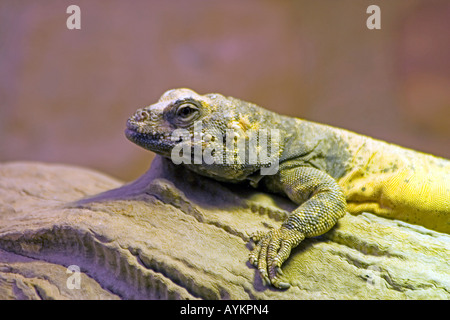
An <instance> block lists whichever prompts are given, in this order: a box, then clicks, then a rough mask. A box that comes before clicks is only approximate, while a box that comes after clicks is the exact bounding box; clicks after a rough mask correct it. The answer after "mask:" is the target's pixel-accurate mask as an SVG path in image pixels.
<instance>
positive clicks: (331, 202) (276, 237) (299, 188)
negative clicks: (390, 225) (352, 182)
mask: <svg viewBox="0 0 450 320" xmlns="http://www.w3.org/2000/svg"><path fill="white" fill-rule="evenodd" d="M274 178H275V179H277V182H276V184H277V185H278V188H279V189H281V191H283V192H284V193H285V194H286V195H287V196H288V197H289V198H290V199H291V200H292V201H294V202H295V203H297V204H300V206H299V207H298V208H297V209H295V210H294V211H292V213H291V214H290V215H289V217H288V218H287V219H286V221H284V223H283V224H282V226H281V228H279V229H276V230H272V231H269V232H267V233H265V234H263V233H258V234H256V235H255V236H253V237H252V239H253V240H254V241H255V242H257V244H256V246H255V248H254V249H253V250H252V252H251V254H250V257H249V260H250V263H252V264H253V265H254V266H255V267H257V268H258V270H259V272H260V274H261V277H262V279H263V281H264V282H265V283H271V284H272V285H274V286H275V287H277V288H280V289H286V288H289V286H290V285H289V284H288V283H285V282H282V281H281V280H280V279H279V278H278V275H279V274H281V265H282V264H283V262H284V261H285V260H286V259H287V258H288V257H289V255H290V253H291V250H292V249H293V248H295V247H296V246H297V245H298V244H299V243H300V242H301V241H302V240H303V239H304V238H305V237H314V236H318V235H321V234H323V233H325V232H326V231H328V230H330V229H331V228H332V227H333V226H334V225H335V224H336V222H337V220H338V219H339V218H341V217H342V216H343V215H344V214H345V210H346V201H345V196H344V193H343V192H342V190H341V188H340V186H339V185H338V184H337V182H336V181H335V180H334V179H333V178H332V177H330V176H329V175H328V174H326V173H325V172H323V171H320V170H318V169H315V168H311V167H294V168H289V169H284V170H280V172H279V173H278V174H277V175H276V176H275V177H274Z"/></svg>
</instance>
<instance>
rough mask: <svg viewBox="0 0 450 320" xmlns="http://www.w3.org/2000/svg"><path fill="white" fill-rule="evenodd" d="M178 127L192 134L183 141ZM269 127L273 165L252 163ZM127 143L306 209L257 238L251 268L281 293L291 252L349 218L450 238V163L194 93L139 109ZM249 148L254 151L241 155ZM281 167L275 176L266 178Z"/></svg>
mask: <svg viewBox="0 0 450 320" xmlns="http://www.w3.org/2000/svg"><path fill="white" fill-rule="evenodd" d="M198 121H201V126H200V131H199V129H198V128H199V127H196V123H197V124H198V123H199V122H198ZM177 129H184V130H185V132H184V134H185V135H184V136H183V135H180V134H178V135H177V133H178V131H176V130H177ZM264 129H265V130H278V133H279V135H278V136H277V135H272V136H270V137H271V138H270V139H269V141H270V146H271V147H270V150H271V151H270V153H269V157H268V159H266V160H265V161H262V160H261V161H250V160H249V159H250V155H257V157H256V159H262V158H260V156H261V152H262V151H261V149H264V148H261V145H258V144H252V143H249V141H251V139H252V137H254V136H255V134H258V133H259V134H260V136H259V137H262V134H261V132H263V130H264ZM196 131H197V132H196ZM266 132H267V131H266ZM271 132H273V131H271ZM126 136H127V138H128V139H130V140H131V141H133V142H134V143H136V144H138V145H139V146H141V147H144V148H145V149H148V150H151V151H154V152H156V153H158V154H160V155H162V156H164V157H167V158H171V159H172V161H174V162H180V159H179V157H178V159H176V158H175V157H174V156H173V155H172V152H174V151H175V150H177V151H176V152H174V155H179V154H180V150H181V149H180V147H182V146H184V147H186V149H183V151H186V150H187V154H188V156H187V157H186V158H184V163H183V165H184V166H185V167H186V168H188V169H189V170H192V171H194V172H197V173H198V174H201V175H204V176H207V177H211V178H214V179H216V180H219V181H228V182H233V183H244V182H247V183H250V185H252V186H253V187H257V188H262V189H263V190H267V191H269V192H274V193H279V194H282V195H284V196H286V197H288V198H289V199H290V200H292V201H293V202H295V203H297V204H298V205H299V207H298V208H297V209H295V210H294V211H293V212H292V213H291V214H290V215H289V217H288V218H287V220H286V221H284V222H283V224H282V226H281V227H280V228H279V229H277V230H272V231H269V232H267V233H257V234H256V235H254V236H253V237H252V239H253V240H254V241H255V242H256V243H257V244H256V246H255V248H254V249H253V250H252V252H251V253H250V257H249V260H250V262H251V263H252V264H253V265H254V266H256V267H257V268H258V270H259V272H260V274H261V277H262V279H263V281H264V282H265V283H271V284H272V285H274V286H275V287H277V288H288V287H289V284H288V283H285V282H282V281H281V280H280V278H279V275H280V274H281V265H282V264H283V262H284V261H285V260H286V259H287V258H288V257H289V255H290V252H291V250H292V249H293V248H295V247H296V246H297V245H298V244H299V243H300V242H301V241H302V240H303V239H304V238H306V237H314V236H318V235H320V234H323V233H325V232H327V231H328V230H330V229H331V228H332V227H333V226H334V225H335V224H336V222H337V220H338V219H339V218H340V217H342V216H343V215H344V214H345V212H346V211H348V212H350V213H352V214H358V213H361V212H364V211H366V212H372V213H375V214H378V215H381V216H384V217H389V218H395V219H401V220H404V221H407V222H410V223H415V224H420V225H423V226H425V227H427V228H431V229H434V230H437V231H440V232H446V233H450V219H449V218H450V161H449V160H446V159H442V158H438V157H434V156H432V155H427V154H424V153H420V152H416V151H413V150H409V149H405V148H402V147H399V146H396V145H392V144H388V143H386V142H383V141H379V140H375V139H372V138H369V137H365V136H362V135H358V134H355V133H352V132H349V131H346V130H343V129H337V128H333V127H330V126H326V125H321V124H318V123H313V122H309V121H305V120H302V119H297V118H291V117H286V116H281V115H278V114H276V113H274V112H271V111H268V110H265V109H263V108H260V107H258V106H256V105H254V104H251V103H248V102H245V101H241V100H238V99H235V98H232V97H224V96H222V95H220V94H207V95H199V94H197V93H195V92H194V91H192V90H189V89H174V90H169V91H167V92H166V93H164V94H163V95H162V96H161V98H160V100H159V101H158V102H157V103H155V104H153V105H150V106H148V107H145V108H142V109H139V110H137V111H136V113H135V114H134V115H133V116H131V117H130V118H129V120H128V122H127V130H126ZM230 136H231V139H230V141H231V142H232V143H234V144H229V145H227V144H226V143H225V140H222V137H230ZM259 141H261V138H260V140H259ZM267 144H268V145H269V142H268V143H267ZM263 147H265V146H264V145H263ZM177 148H178V149H177ZM242 149H246V150H247V153H245V152H244V153H239V151H240V150H242ZM199 150H200V153H199V152H198V151H199ZM211 150H214V151H211ZM182 153H183V154H184V152H182ZM199 154H200V155H201V157H198V155H199ZM208 154H209V155H211V157H212V160H213V161H211V160H207V155H208ZM185 155H186V154H185ZM205 155H206V157H205ZM211 157H210V158H209V159H211ZM274 164H278V166H275V168H276V170H274V171H271V173H267V171H264V170H266V169H267V168H274Z"/></svg>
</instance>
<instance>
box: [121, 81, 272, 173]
mask: <svg viewBox="0 0 450 320" xmlns="http://www.w3.org/2000/svg"><path fill="white" fill-rule="evenodd" d="M268 112H269V111H267V110H264V109H262V108H260V107H258V106H256V105H253V104H251V103H247V102H244V101H241V100H238V99H235V98H231V97H224V96H222V95H220V94H215V93H214V94H206V95H199V94H198V93H196V92H194V91H192V90H190V89H184V88H183V89H173V90H169V91H166V92H165V93H164V94H163V95H162V96H161V98H160V99H159V100H158V101H157V102H156V103H155V104H152V105H150V106H148V107H145V108H141V109H138V110H137V111H136V112H135V113H134V114H133V115H132V116H131V117H130V118H129V119H128V121H127V129H126V130H125V134H126V136H127V138H128V139H129V140H131V141H132V142H134V143H136V144H137V145H139V146H141V147H143V148H145V149H147V150H150V151H153V152H155V153H157V154H160V155H162V156H164V157H167V158H170V159H171V160H172V161H173V162H174V163H175V164H180V163H182V164H184V165H186V166H187V167H188V168H189V169H191V170H193V171H196V172H197V173H200V174H203V175H206V176H209V177H213V178H216V179H218V180H227V181H233V180H236V181H240V180H244V179H245V178H246V177H248V176H249V175H251V174H252V173H254V172H255V171H257V170H258V169H260V168H261V167H262V165H261V163H260V162H258V161H254V162H251V161H249V159H252V158H251V156H250V155H251V154H252V152H253V151H255V150H250V151H249V149H251V148H253V149H255V147H254V145H255V144H252V143H251V142H250V141H251V139H250V137H251V136H254V137H258V138H256V139H259V140H258V141H261V136H257V134H256V133H257V132H258V129H259V126H260V124H261V123H264V122H263V121H262V117H263V115H264V114H266V113H268ZM255 134H256V135H255ZM272 140H273V141H274V139H272ZM254 141H256V140H254ZM276 147H278V146H276ZM277 150H278V149H277ZM278 155H279V154H276V155H275V156H278Z"/></svg>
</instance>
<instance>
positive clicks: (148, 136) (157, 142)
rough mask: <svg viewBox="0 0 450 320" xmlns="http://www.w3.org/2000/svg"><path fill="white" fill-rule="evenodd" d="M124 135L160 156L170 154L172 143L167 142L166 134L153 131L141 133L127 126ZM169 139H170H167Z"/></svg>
mask: <svg viewBox="0 0 450 320" xmlns="http://www.w3.org/2000/svg"><path fill="white" fill-rule="evenodd" d="M125 136H126V137H127V139H128V140H130V141H131V142H133V143H135V144H137V145H138V146H140V147H142V148H144V149H147V150H150V151H153V152H155V153H157V154H160V155H162V156H170V152H171V150H172V147H173V146H172V145H171V144H168V143H167V135H165V134H159V133H157V132H154V133H142V132H139V131H137V130H136V129H135V128H132V127H130V126H127V128H126V129H125ZM169 141H170V140H169Z"/></svg>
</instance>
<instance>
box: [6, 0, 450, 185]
mask: <svg viewBox="0 0 450 320" xmlns="http://www.w3.org/2000/svg"><path fill="white" fill-rule="evenodd" d="M71 4H76V5H78V6H79V7H80V8H81V30H68V29H67V27H66V20H67V18H68V17H69V14H67V13H66V9H67V7H68V6H69V5H71ZM371 4H376V5H379V6H380V8H381V30H369V29H367V27H366V20H367V18H368V17H369V14H367V13H366V9H367V7H368V6H369V5H371ZM175 87H189V88H191V89H193V90H195V91H197V92H199V93H201V94H204V93H209V92H219V93H222V94H224V95H231V96H234V97H237V98H241V99H243V100H247V101H251V102H254V103H257V104H259V105H261V106H263V107H265V108H268V109H272V110H275V111H278V112H280V113H283V114H287V115H291V116H297V117H300V118H304V119H308V120H313V121H317V122H322V123H325V124H330V125H333V126H338V127H342V128H346V129H349V130H352V131H356V132H358V133H363V134H366V135H369V136H372V137H375V138H378V139H382V140H386V141H389V142H392V143H396V144H400V145H403V146H406V147H410V148H414V149H417V150H420V151H424V152H428V153H433V154H435V155H439V156H443V157H446V158H450V1H448V0H442V1H438V0H409V1H379V0H370V1H367V0H341V1H334V0H329V1H326V0H322V1H300V0H297V1H294V0H291V1H284V0H283V1H280V0H278V1H263V0H254V1H252V0H246V1H242V0H228V1H211V0H210V1H200V0H184V1H161V0H154V1H148V0H147V1H137V0H134V1H122V0H96V1H88V0H86V1H81V0H76V1H75V0H72V1H63V0H54V1H53V0H46V1H33V0H21V1H17V0H2V1H1V2H0V161H2V162H4V161H16V160H30V161H45V162H53V163H65V164H73V165H79V166H85V167H89V168H93V169H96V170H99V171H101V172H104V173H107V174H109V175H111V176H114V177H116V178H119V179H122V180H125V181H130V180H132V179H135V178H137V177H138V176H139V175H141V174H142V173H144V172H145V171H146V170H147V169H148V167H149V165H150V162H151V159H152V157H153V154H152V153H150V152H149V151H145V150H143V149H141V148H139V147H137V146H136V145H134V144H132V143H131V142H129V141H128V140H127V139H126V138H125V136H124V134H123V130H124V128H125V122H126V119H127V118H128V117H129V116H130V115H131V114H132V113H133V112H134V111H135V110H136V109H137V108H140V107H144V106H147V105H149V104H152V103H154V102H155V101H156V100H157V99H158V98H159V96H160V95H161V94H162V93H163V92H164V91H166V90H168V89H171V88H175Z"/></svg>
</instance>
